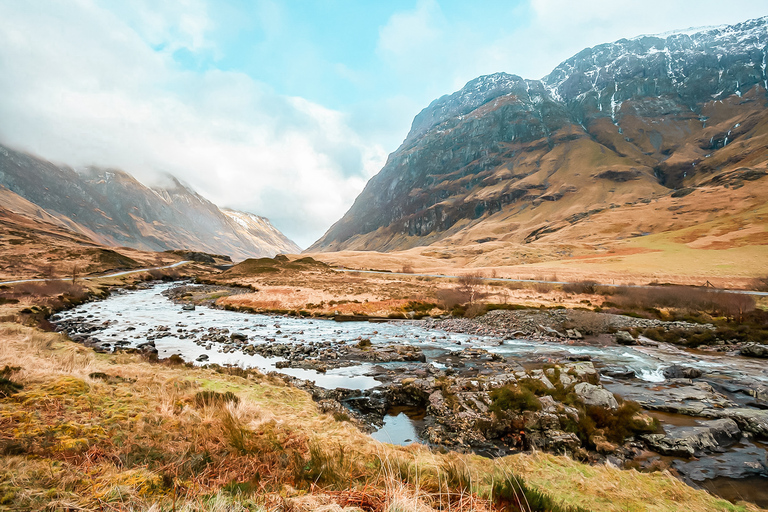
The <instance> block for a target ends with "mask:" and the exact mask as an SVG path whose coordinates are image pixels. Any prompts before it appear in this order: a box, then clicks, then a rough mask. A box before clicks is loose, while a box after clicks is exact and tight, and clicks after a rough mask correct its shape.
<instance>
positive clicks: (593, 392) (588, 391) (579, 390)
mask: <svg viewBox="0 0 768 512" xmlns="http://www.w3.org/2000/svg"><path fill="white" fill-rule="evenodd" d="M573 391H574V392H575V393H576V394H577V395H578V396H579V398H581V400H582V401H583V402H584V403H585V404H586V405H595V406H598V407H605V408H606V409H618V407H619V404H618V402H617V401H616V397H614V396H613V393H611V392H610V391H608V390H607V389H605V388H603V387H601V386H595V385H593V384H590V383H588V382H580V383H578V384H576V386H574V388H573Z"/></svg>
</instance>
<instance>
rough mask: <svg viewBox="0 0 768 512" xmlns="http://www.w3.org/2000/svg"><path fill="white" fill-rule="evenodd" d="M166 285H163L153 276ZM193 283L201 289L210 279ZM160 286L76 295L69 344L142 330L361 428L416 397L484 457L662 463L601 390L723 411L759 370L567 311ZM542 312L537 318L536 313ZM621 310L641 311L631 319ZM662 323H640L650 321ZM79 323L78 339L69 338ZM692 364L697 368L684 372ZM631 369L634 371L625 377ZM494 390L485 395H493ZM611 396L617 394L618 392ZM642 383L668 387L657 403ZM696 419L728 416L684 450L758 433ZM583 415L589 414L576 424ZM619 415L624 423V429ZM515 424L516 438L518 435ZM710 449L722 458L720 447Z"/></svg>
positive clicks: (188, 355) (706, 454) (443, 432)
mask: <svg viewBox="0 0 768 512" xmlns="http://www.w3.org/2000/svg"><path fill="white" fill-rule="evenodd" d="M168 286H172V285H166V286H165V287H163V288H167V287H168ZM203 288H204V289H205V290H206V293H209V292H212V291H213V290H211V289H210V288H205V287H203ZM187 289H189V288H187ZM160 292H161V290H157V291H152V290H146V291H142V292H137V293H141V294H143V295H142V297H141V298H135V299H132V295H131V294H123V295H116V296H114V297H113V299H111V301H112V300H114V301H117V302H115V303H114V305H113V306H107V305H106V303H104V304H93V305H90V306H89V307H92V308H93V309H86V308H78V309H76V310H73V311H72V312H71V313H72V316H70V317H67V318H64V320H65V323H64V324H60V325H62V326H63V327H65V328H67V329H69V328H70V327H73V326H79V327H82V329H79V330H75V331H72V332H71V336H72V337H73V338H76V339H80V340H81V341H82V342H89V343H94V344H103V343H107V344H109V345H110V346H109V347H102V349H106V348H109V349H110V350H111V347H112V346H115V347H117V346H120V347H122V348H123V349H124V348H138V349H141V350H144V349H145V348H147V347H146V346H145V347H140V346H139V345H142V344H145V343H148V342H151V348H152V349H154V350H155V351H157V354H158V355H159V356H160V357H169V356H172V355H174V354H180V355H182V357H183V358H184V359H186V360H188V361H193V360H197V361H198V364H206V363H218V364H227V363H236V364H238V365H242V364H245V365H252V366H256V367H259V368H262V369H263V370H265V371H271V370H278V371H281V372H284V373H287V374H288V375H289V379H290V382H291V383H292V384H293V385H294V386H297V387H300V388H301V389H305V390H307V391H308V392H310V393H311V394H312V395H313V396H314V398H315V399H316V400H317V401H318V403H319V404H320V407H321V409H322V410H324V411H326V412H328V413H329V414H332V415H335V416H338V417H345V416H346V417H351V418H353V419H356V420H357V421H358V425H359V426H360V428H361V429H362V430H367V431H370V430H372V429H375V428H376V427H378V426H380V425H381V424H382V422H383V420H384V417H385V416H386V415H387V414H388V413H390V412H391V410H392V409H393V408H396V407H402V406H408V407H411V408H415V409H420V410H423V411H424V414H425V416H426V421H425V423H423V424H422V428H421V429H420V431H419V432H418V434H420V435H421V437H422V439H424V440H426V441H428V442H429V443H431V444H433V445H435V446H438V445H442V446H444V447H447V448H450V449H452V450H459V451H468V452H469V451H474V452H477V453H484V454H487V455H494V456H498V455H502V454H505V453H510V452H515V451H519V450H521V449H530V448H536V449H540V450H551V451H554V452H556V453H562V451H563V450H565V451H567V452H568V453H570V454H571V455H572V456H574V457H576V458H580V459H582V460H585V461H592V462H593V463H601V462H606V461H607V462H610V463H611V464H614V465H631V464H630V463H632V462H633V461H635V460H638V464H639V465H638V466H637V467H640V468H648V469H652V468H654V469H658V468H664V467H671V465H670V463H669V462H667V463H663V464H662V462H663V461H662V460H661V458H660V457H659V456H658V454H657V455H656V456H648V455H647V454H644V453H643V452H645V451H647V450H648V448H651V446H650V443H651V442H653V443H655V444H654V450H655V451H658V450H659V447H660V446H662V445H663V443H665V442H666V443H667V444H669V442H670V441H669V439H670V436H669V435H663V436H662V437H661V438H659V439H656V438H649V439H650V440H646V439H644V438H642V437H641V436H640V435H641V434H657V432H656V431H655V430H653V429H650V428H649V427H650V424H649V421H648V419H647V418H645V419H644V418H643V416H642V415H640V416H638V414H637V413H639V412H641V411H639V410H636V409H635V410H633V409H632V407H633V406H631V405H628V406H627V407H626V408H624V409H623V410H622V406H621V404H619V403H618V402H616V403H615V404H614V403H612V402H611V401H610V400H611V399H612V395H611V392H614V386H617V385H619V384H622V385H625V386H627V389H628V390H629V391H631V392H632V393H634V395H633V397H632V400H635V401H638V402H640V403H641V404H643V405H645V406H646V410H675V411H676V412H677V413H681V412H682V413H685V410H689V411H693V412H692V413H691V414H700V413H701V412H702V411H705V410H706V411H710V410H711V411H717V410H722V409H726V410H731V409H732V410H734V411H735V410H737V409H739V408H740V407H741V406H745V405H747V404H745V403H744V402H745V399H749V400H752V398H749V397H748V395H746V394H744V393H745V392H749V391H750V390H751V391H757V390H758V389H759V388H757V387H754V386H752V387H751V384H755V383H757V382H758V381H754V382H747V381H746V380H745V379H744V378H743V376H742V377H740V378H739V379H738V380H737V379H736V378H735V377H737V376H738V374H740V373H743V372H744V371H747V372H751V373H753V374H757V375H759V372H760V371H761V370H760V368H761V367H760V366H759V365H758V366H757V367H754V368H752V367H743V366H739V365H743V364H746V363H747V362H751V361H753V360H747V359H745V358H738V357H732V358H730V359H729V358H728V356H720V355H714V354H711V355H709V356H708V357H710V358H712V359H713V360H715V359H716V361H717V362H720V363H723V364H720V367H719V368H717V369H715V370H711V369H708V367H707V365H708V364H709V361H704V366H702V365H700V364H698V363H697V359H700V358H701V357H702V356H701V355H699V354H693V353H690V352H686V351H681V350H680V349H677V348H675V347H671V346H667V345H666V344H658V343H653V342H650V341H649V342H647V343H648V344H647V345H645V346H643V345H636V346H632V347H630V346H626V345H618V344H617V343H616V342H615V341H614V339H613V338H612V337H610V338H600V337H599V336H598V337H597V338H595V339H582V340H577V339H567V338H558V337H556V336H554V335H553V333H552V332H549V331H547V329H550V330H554V331H557V330H558V329H560V327H557V328H556V326H555V323H554V322H555V321H562V320H563V318H566V319H567V315H568V314H569V311H568V310H551V311H541V310H533V311H527V312H526V311H524V310H516V311H497V312H493V314H491V319H490V320H489V319H487V318H485V317H478V318H476V319H474V320H469V319H461V320H440V321H438V320H429V321H426V322H421V323H415V322H410V323H409V322H400V323H397V324H392V325H388V324H370V323H367V322H365V323H363V322H352V323H342V324H339V323H336V322H331V321H327V320H320V319H301V318H296V317H274V316H272V317H269V316H260V315H248V314H242V313H237V312H232V311H226V310H223V309H208V308H198V309H196V310H194V311H190V310H184V309H182V306H181V305H174V304H173V303H171V302H170V301H168V300H167V299H166V298H165V297H164V295H163V294H164V293H165V292H164V291H163V294H161V293H160ZM88 311H91V312H90V313H89V312H88ZM125 311H131V312H132V315H131V316H130V317H128V318H126V317H125V315H124V314H123V313H124V312H125ZM158 314H159V315H160V316H157V315H158ZM505 315H509V316H510V318H512V319H514V323H515V325H514V328H515V329H516V330H519V329H520V328H521V327H520V326H521V325H529V326H531V328H534V327H533V326H535V329H537V330H538V331H540V334H541V336H542V337H541V338H540V339H538V340H519V339H515V338H514V337H513V336H506V335H504V336H500V335H498V334H499V333H498V332H496V333H491V332H489V331H482V332H481V331H478V329H486V330H487V329H490V327H489V322H490V323H492V324H494V325H496V327H495V328H496V329H498V328H499V326H498V325H497V324H498V322H500V321H501V320H499V318H495V317H503V316H505ZM486 316H487V315H486ZM598 316H599V315H598ZM608 317H609V318H611V317H612V316H608ZM546 318H548V319H549V320H548V321H545V319H546ZM521 319H524V320H525V322H523V321H522V320H521ZM615 321H618V320H615ZM623 321H624V322H635V323H636V324H637V322H640V324H641V323H642V322H647V320H642V319H633V318H626V319H625V320H623ZM67 322H69V323H67ZM435 322H447V324H446V326H452V328H453V329H454V330H460V329H459V328H460V327H464V328H465V329H464V330H465V331H466V332H463V333H450V332H446V331H437V330H434V329H430V327H434V325H433V324H434V323H435ZM494 322H495V323H494ZM526 322H527V324H526ZM640 324H637V325H640ZM505 325H506V324H505ZM663 325H664V324H660V323H653V327H655V328H659V327H661V326H663ZM668 327H670V328H680V327H681V324H680V323H669V325H668ZM491 334H493V335H491ZM566 334H567V333H566ZM83 335H87V337H88V338H89V339H81V338H79V336H83ZM505 338H506V339H505ZM94 339H95V340H96V341H94ZM89 340H90V341H89ZM133 340H136V341H133ZM652 345H656V346H652ZM670 351H671V352H670ZM202 356H205V357H204V358H203V357H202ZM685 357H687V358H688V359H684V358H685ZM681 358H683V359H682V361H681ZM574 360H575V361H574ZM590 360H591V361H590ZM678 361H681V362H683V363H685V364H684V365H678V367H679V369H677V370H675V364H674V363H675V362H678ZM754 361H757V360H754ZM725 363H728V364H725ZM665 370H675V371H679V372H680V374H679V375H678V374H670V375H669V377H667V376H666V375H664V373H665ZM318 371H319V372H318ZM692 371H697V372H698V375H694V374H693V373H691V372H692ZM579 373H581V374H582V375H579ZM638 376H640V377H645V380H643V378H636V377H638ZM691 377H693V379H691ZM699 377H701V378H699ZM296 379H299V380H296ZM686 379H687V380H686ZM694 380H695V382H694ZM308 381H314V382H315V384H311V383H310V382H308ZM652 381H655V382H652ZM709 382H714V383H715V384H717V383H720V387H718V389H717V390H716V389H715V388H714V387H713V385H711V384H708V383H709ZM581 384H585V385H586V384H588V385H589V386H593V387H587V386H582V385H581ZM737 384H738V386H741V388H740V389H741V390H742V392H737V391H735V390H736V389H739V388H737V387H734V386H737ZM722 385H725V386H729V389H731V391H733V392H734V393H736V394H738V395H740V396H741V397H742V399H741V400H738V399H735V398H734V397H733V396H730V395H729V396H726V395H725V394H724V393H726V392H725V391H724V389H723V387H722ZM707 386H709V387H707ZM577 387H578V391H580V393H579V392H577V389H576V388H577ZM337 388H342V389H337ZM654 388H658V392H653V389H654ZM345 389H346V390H347V391H345ZM355 389H358V390H361V391H354V390H355ZM505 389H506V390H507V391H508V393H507V395H509V396H508V398H509V399H510V400H513V401H512V402H511V403H518V401H519V399H520V398H526V400H525V401H524V402H523V404H524V405H526V408H522V407H517V408H516V409H514V408H512V407H511V405H508V406H506V407H504V409H503V410H504V411H507V412H504V414H503V415H502V414H500V413H498V411H495V410H494V409H498V407H495V402H499V400H500V399H504V396H503V394H504V393H505ZM523 392H527V393H528V395H527V396H523V397H520V396H518V395H520V394H523V395H524V393H523ZM616 392H618V391H616ZM638 393H640V395H638ZM654 393H655V394H654ZM494 394H496V395H497V396H496V397H495V398H494ZM731 394H733V393H731ZM619 395H620V396H625V392H620V393H619ZM655 395H660V396H661V397H662V398H663V397H664V396H667V395H668V396H667V398H666V399H664V400H661V401H659V400H658V398H657V397H656V396H655ZM596 396H602V397H603V398H602V399H601V400H602V402H599V403H600V404H601V405H603V406H604V408H606V409H607V410H610V411H615V414H614V413H609V414H607V415H605V414H603V415H601V417H598V418H593V417H592V415H590V411H589V407H590V406H591V405H593V404H590V403H588V402H587V401H592V400H594V399H595V397H596ZM609 397H610V398H609ZM758 399H759V398H758ZM501 401H502V403H503V400H501ZM657 402H658V403H657ZM654 404H655V406H654ZM606 405H607V407H605V406H606ZM529 406H530V407H529ZM675 408H676V409H675ZM741 408H742V409H743V408H744V407H741ZM510 409H511V410H510ZM529 409H530V410H529ZM758 412H759V411H758ZM593 414H594V413H593ZM707 414H709V412H708V413H707ZM505 415H506V416H505ZM615 416H620V417H622V418H623V419H621V423H624V425H622V428H623V429H625V430H624V432H626V433H627V434H625V435H622V436H621V437H620V438H612V439H608V438H605V439H601V437H605V434H606V433H609V434H610V433H612V432H613V431H616V430H617V428H616V427H617V426H618V424H617V423H616V421H618V418H615ZM697 417H698V416H697ZM595 419H597V421H596V422H595ZM700 419H702V421H703V422H704V423H703V424H702V425H700V426H701V427H703V429H701V430H705V431H706V432H705V434H706V435H711V436H716V437H717V436H719V434H717V432H719V430H717V428H720V426H719V424H713V425H710V424H708V423H706V421H709V420H718V419H729V420H731V421H733V422H736V424H737V427H738V429H737V430H736V431H730V432H731V434H730V435H729V436H728V437H727V438H725V439H723V440H722V442H710V443H709V444H702V443H699V444H696V443H698V442H699V441H698V440H697V439H698V438H695V436H694V437H691V436H688V438H686V439H685V440H684V441H683V442H682V443H678V444H681V445H685V444H686V443H687V446H688V449H689V450H690V453H689V455H688V456H692V455H695V456H697V457H702V458H703V459H706V460H709V459H713V458H715V457H713V453H715V452H718V453H719V452H721V451H723V450H726V449H730V446H732V445H733V444H734V442H738V441H740V440H741V439H742V438H745V439H747V440H749V439H751V436H754V435H759V434H760V430H759V424H760V421H761V420H760V416H759V414H757V415H756V416H744V415H743V414H741V413H739V414H734V415H732V417H726V416H710V417H709V418H700ZM587 420H589V421H593V422H595V423H596V424H595V425H594V426H590V424H589V421H587ZM585 422H586V423H585ZM601 422H602V423H601ZM755 422H757V423H755ZM643 425H645V429H646V431H645V432H643V428H642V427H643ZM755 425H756V426H755ZM627 426H630V427H632V428H636V429H637V430H636V431H633V430H632V428H630V429H629V430H627V429H626V427H627ZM729 426H730V423H729ZM638 427H639V428H638ZM601 429H602V430H603V431H602V432H600V430H601ZM713 429H715V430H714V431H713ZM521 430H522V431H523V432H524V433H525V438H526V440H527V442H528V446H525V443H524V442H523V440H522V439H520V437H521V436H520V432H521ZM699 437H701V436H699ZM553 440H554V441H553ZM555 441H556V442H555ZM681 450H683V448H681ZM760 450H762V448H760ZM679 453H680V452H678V455H679ZM763 453H764V452H763ZM654 457H656V458H654ZM718 457H720V458H722V457H721V455H718ZM764 458H765V457H764V455H763V459H764ZM761 468H762V469H761ZM681 469H684V468H681V467H680V466H679V465H678V471H680V470H681ZM753 470H754V472H753V473H739V474H738V476H750V475H751V474H757V475H759V474H761V472H765V466H764V465H758V466H756V467H754V468H753ZM731 471H732V472H731V473H727V472H726V473H723V475H728V474H731V475H733V474H734V473H733V471H734V470H733V469H732V470H731ZM681 472H682V471H681Z"/></svg>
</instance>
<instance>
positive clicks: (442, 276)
mask: <svg viewBox="0 0 768 512" xmlns="http://www.w3.org/2000/svg"><path fill="white" fill-rule="evenodd" d="M334 270H335V271H337V272H357V273H360V274H382V275H387V276H412V277H434V278H437V279H458V278H460V277H462V276H451V275H447V274H416V273H406V272H385V271H382V270H355V269H351V268H335V269H334ZM479 279H481V280H482V281H501V282H508V283H545V284H571V283H569V282H567V281H543V280H540V279H512V278H508V277H479ZM595 286H609V287H611V288H620V287H626V288H658V286H652V285H642V284H603V283H595ZM714 291H717V292H722V293H741V294H743V295H755V296H759V297H767V296H768V292H758V291H753V290H727V289H719V288H716V289H714Z"/></svg>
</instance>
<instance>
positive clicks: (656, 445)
mask: <svg viewBox="0 0 768 512" xmlns="http://www.w3.org/2000/svg"><path fill="white" fill-rule="evenodd" d="M642 438H643V439H644V440H645V442H646V443H647V444H648V446H649V447H650V448H651V449H652V450H654V451H657V452H659V453H661V454H662V455H672V456H676V457H695V456H701V455H703V454H705V453H711V452H717V451H722V450H723V449H724V448H726V447H728V446H730V445H732V444H734V443H737V442H738V441H739V439H741V430H740V429H739V426H738V425H737V423H736V422H735V421H734V420H732V419H728V418H725V419H720V420H715V421H709V422H707V423H706V424H705V425H702V426H700V427H679V428H675V429H673V430H672V431H671V432H670V433H668V434H648V435H645V436H642Z"/></svg>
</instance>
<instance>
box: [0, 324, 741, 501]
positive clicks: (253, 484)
mask: <svg viewBox="0 0 768 512" xmlns="http://www.w3.org/2000/svg"><path fill="white" fill-rule="evenodd" d="M0 339H1V340H2V343H1V344H0V370H2V379H4V380H3V381H0V382H4V383H6V384H5V385H3V387H0V389H1V390H4V391H0V454H1V455H0V507H4V508H6V509H10V510H29V509H52V510H56V509H61V510H64V509H70V510H243V509H252V510H321V509H323V510H341V509H343V508H344V507H347V510H358V509H362V510H389V511H395V510H447V509H450V510H578V509H576V508H575V507H581V508H582V509H584V510H594V511H597V510H601V511H602V510H606V511H614V510H615V511H627V510H637V511H641V510H648V511H665V510H679V509H681V508H682V507H685V508H686V509H687V510H690V511H693V512H696V511H702V512H703V511H711V510H724V511H725V510H756V509H755V508H753V507H749V506H734V505H731V504H730V503H727V502H725V501H723V500H718V499H715V498H713V497H712V496H710V495H708V494H707V493H705V492H702V491H696V490H693V489H691V488H690V487H688V486H686V485H685V484H683V483H681V482H679V481H678V480H677V479H675V478H674V477H673V476H671V475H669V474H667V473H656V474H640V473H637V472H635V471H620V470H617V469H614V468H611V467H605V466H599V467H590V466H586V465H583V464H580V463H577V462H574V461H571V460H570V459H567V458H564V457H555V456H551V455H544V454H533V455H516V456H511V457H506V458H503V459H497V460H489V459H483V458H481V457H478V456H473V455H460V454H455V453H449V454H439V453H435V452H431V451H430V450H428V449H427V448H425V447H423V446H412V447H408V448H404V447H394V446H390V445H383V444H381V443H378V442H375V441H373V440H372V439H371V438H370V437H368V436H366V435H365V434H362V433H360V432H359V431H358V430H357V429H356V428H355V427H354V426H353V425H352V424H350V423H348V422H344V421H336V420H335V419H334V417H333V416H331V415H327V414H323V413H322V412H320V410H319V409H318V406H317V405H316V404H315V403H314V402H313V401H312V400H311V398H310V396H309V395H308V394H306V393H304V392H303V391H300V390H297V389H295V388H291V387H289V386H286V385H285V384H284V383H283V382H282V380H280V379H279V378H276V377H270V376H264V375H261V374H259V373H258V372H244V371H241V370H224V369H201V368H195V367H189V366H186V365H171V364H168V363H166V364H163V363H161V364H152V363H149V362H147V361H144V360H142V359H141V358H140V357H139V356H138V355H129V354H114V355H112V354H95V353H94V352H92V351H90V350H88V349H86V348H84V347H82V346H79V345H76V344H74V343H71V342H69V341H67V340H66V339H65V338H64V337H63V336H61V335H58V334H54V333H43V332H40V331H39V330H36V329H34V328H31V327H24V326H21V325H18V324H9V323H6V324H0ZM19 386H21V388H19ZM355 507H356V508H355ZM569 507H570V509H569Z"/></svg>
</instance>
